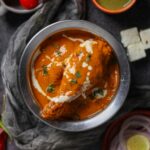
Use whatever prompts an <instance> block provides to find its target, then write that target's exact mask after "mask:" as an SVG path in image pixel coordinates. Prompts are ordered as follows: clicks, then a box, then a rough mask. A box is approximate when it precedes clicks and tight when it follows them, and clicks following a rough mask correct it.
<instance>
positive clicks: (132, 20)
mask: <svg viewBox="0 0 150 150" xmlns="http://www.w3.org/2000/svg"><path fill="white" fill-rule="evenodd" d="M149 14H150V1H149V0H139V1H138V2H137V4H136V6H135V7H134V8H133V9H131V10H130V11H128V12H126V13H123V14H120V15H107V14H104V13H102V12H101V11H99V10H98V9H97V8H95V7H94V6H93V4H92V3H91V1H90V0H88V6H87V19H88V20H90V21H92V22H94V23H96V24H98V25H100V26H101V27H103V28H105V29H106V30H108V31H110V32H111V33H112V34H113V35H115V36H116V38H118V40H120V36H119V32H120V30H122V29H125V28H129V27H133V26H137V27H139V29H144V28H149V27H150V18H149V16H150V15H149ZM28 18H29V16H22V15H21V16H19V15H15V14H12V13H6V14H5V15H4V16H0V35H1V36H0V61H1V59H2V56H3V54H4V52H5V51H6V47H7V45H8V41H9V39H10V36H11V35H12V33H13V32H14V31H15V30H16V28H17V27H18V26H19V25H20V24H21V23H22V22H24V21H25V20H27V19H28ZM147 53H148V57H147V58H146V59H143V60H140V61H138V62H135V63H132V88H131V91H133V92H131V91H130V93H132V94H131V96H134V95H135V93H134V90H133V87H135V86H136V85H145V84H146V85H148V86H149V84H150V78H149V76H150V71H148V70H150V67H149V66H150V65H149V64H150V54H149V52H148V51H147ZM2 95H3V86H2V82H1V80H0V100H2ZM141 97H142V96H141ZM124 109H125V108H124ZM9 149H10V150H13V148H12V147H11V148H9ZM14 150H16V148H14Z"/></svg>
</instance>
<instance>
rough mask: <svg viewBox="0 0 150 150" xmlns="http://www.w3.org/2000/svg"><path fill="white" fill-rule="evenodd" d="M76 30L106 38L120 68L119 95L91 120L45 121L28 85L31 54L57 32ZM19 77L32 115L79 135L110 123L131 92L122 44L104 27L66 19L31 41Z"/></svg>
mask: <svg viewBox="0 0 150 150" xmlns="http://www.w3.org/2000/svg"><path fill="white" fill-rule="evenodd" d="M73 28H74V29H79V30H83V31H88V32H90V33H93V34H95V35H97V36H100V37H102V38H104V39H105V40H106V41H107V42H108V43H109V44H110V45H111V46H112V48H113V50H114V52H115V54H116V56H117V59H118V62H119V65H120V85H119V88H118V91H117V94H116V95H115V96H114V98H113V100H112V102H111V103H110V104H109V105H108V106H107V108H106V109H104V110H103V111H102V112H100V113H98V114H97V115H95V116H94V117H92V118H89V119H86V120H82V121H51V120H44V119H43V118H41V117H40V115H39V112H40V109H39V107H38V106H37V104H36V103H35V102H34V99H33V98H32V96H31V91H30V90H29V85H28V82H27V80H28V73H27V69H28V66H29V62H30V59H31V55H32V54H33V52H34V51H35V49H36V48H37V47H38V46H39V44H40V43H42V42H43V41H44V40H45V39H46V38H48V37H49V36H51V35H53V34H54V33H57V32H60V31H63V30H69V29H73ZM18 78H19V86H20V91H21V93H22V95H23V98H24V101H25V103H26V105H27V106H28V108H29V109H30V110H31V112H32V113H33V114H34V115H35V116H36V117H37V118H39V119H40V120H41V121H42V122H44V123H46V124H47V125H49V126H51V127H54V128H57V129H60V130H63V131H71V132H79V131H86V130H89V129H92V128H95V127H97V126H100V125H102V124H103V123H105V122H106V121H108V120H109V119H110V118H111V117H112V116H114V115H115V114H116V112H117V111H118V110H119V109H120V108H121V106H122V105H123V103H124V101H125V99H126V96H127V94H128V90H129V85H130V68H129V63H128V59H127V56H126V53H125V50H124V49H123V47H122V46H121V44H120V43H119V42H118V41H117V40H116V39H115V38H114V37H113V36H112V35H111V34H110V33H108V32H107V31H105V30H104V29H102V28H101V27H99V26H97V25H95V24H93V23H90V22H87V21H83V20H70V21H68V20H66V21H60V22H57V23H54V24H52V25H49V26H47V27H45V28H44V29H42V30H41V31H39V32H38V33H37V34H36V35H35V36H34V37H33V38H32V39H31V40H30V42H29V43H28V45H27V46H26V48H25V50H24V52H23V54H22V58H21V61H20V65H19V73H18Z"/></svg>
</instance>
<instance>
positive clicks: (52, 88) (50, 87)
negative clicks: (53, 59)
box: [46, 84, 55, 93]
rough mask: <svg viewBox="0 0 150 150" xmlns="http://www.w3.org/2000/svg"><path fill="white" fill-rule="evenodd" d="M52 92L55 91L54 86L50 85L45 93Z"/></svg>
mask: <svg viewBox="0 0 150 150" xmlns="http://www.w3.org/2000/svg"><path fill="white" fill-rule="evenodd" d="M54 90H55V87H54V84H50V85H49V86H48V87H47V89H46V91H47V92H49V93H52V92H54Z"/></svg>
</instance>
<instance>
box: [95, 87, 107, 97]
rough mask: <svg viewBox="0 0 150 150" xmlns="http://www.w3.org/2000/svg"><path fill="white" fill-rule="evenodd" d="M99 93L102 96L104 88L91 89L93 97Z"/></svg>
mask: <svg viewBox="0 0 150 150" xmlns="http://www.w3.org/2000/svg"><path fill="white" fill-rule="evenodd" d="M99 95H102V96H104V90H103V89H99V88H96V89H95V90H94V91H93V96H94V97H97V96H99Z"/></svg>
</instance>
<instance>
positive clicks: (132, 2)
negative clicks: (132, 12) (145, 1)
mask: <svg viewBox="0 0 150 150" xmlns="http://www.w3.org/2000/svg"><path fill="white" fill-rule="evenodd" d="M92 1H93V3H94V5H95V6H96V7H97V8H98V9H100V10H102V11H103V12H105V13H108V14H119V13H122V12H125V11H127V10H128V9H130V8H131V7H132V6H133V5H134V4H135V3H136V1H137V0H131V2H130V3H129V4H128V5H126V6H125V7H123V8H120V9H117V10H110V9H107V8H105V7H103V6H101V5H100V4H99V3H98V2H97V0H92Z"/></svg>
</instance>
